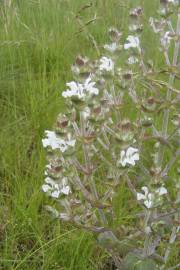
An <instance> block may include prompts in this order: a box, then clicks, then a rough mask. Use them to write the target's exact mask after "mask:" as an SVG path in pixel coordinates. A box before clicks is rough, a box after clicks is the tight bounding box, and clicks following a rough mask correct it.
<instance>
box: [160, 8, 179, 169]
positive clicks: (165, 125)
mask: <svg viewBox="0 0 180 270" xmlns="http://www.w3.org/2000/svg"><path fill="white" fill-rule="evenodd" d="M176 35H177V36H179V35H180V13H178V19H177V27H176ZM179 46H180V40H179V38H178V40H177V41H176V42H175V48H174V56H173V63H172V65H173V66H177V60H178V54H179ZM167 64H169V62H167ZM174 78H175V75H174V74H170V77H169V85H170V86H172V85H173V83H174ZM171 96H172V91H171V89H168V91H167V95H166V100H167V101H171ZM169 112H170V110H169V109H168V108H167V109H165V110H164V116H163V124H162V136H163V137H164V138H166V137H167V131H168V124H169ZM163 157H164V145H162V144H161V145H160V148H159V152H158V167H160V168H161V166H162V161H163Z"/></svg>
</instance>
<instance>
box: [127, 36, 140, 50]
mask: <svg viewBox="0 0 180 270" xmlns="http://www.w3.org/2000/svg"><path fill="white" fill-rule="evenodd" d="M127 41H128V42H127V43H125V44H124V49H125V50H128V49H130V48H139V44H140V41H139V38H138V37H136V36H132V35H129V36H128V37H127Z"/></svg>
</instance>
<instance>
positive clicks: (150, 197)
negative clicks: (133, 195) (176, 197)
mask: <svg viewBox="0 0 180 270" xmlns="http://www.w3.org/2000/svg"><path fill="white" fill-rule="evenodd" d="M141 190H142V191H143V193H138V192H137V200H138V201H141V200H143V201H144V205H145V206H146V207H147V208H151V207H153V205H154V202H158V201H159V199H160V198H159V196H162V195H165V194H167V189H166V188H165V187H163V186H162V187H160V188H158V189H156V190H155V192H154V194H153V193H150V192H149V190H148V188H147V187H142V188H141Z"/></svg>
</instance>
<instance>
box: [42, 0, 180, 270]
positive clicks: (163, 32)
mask: <svg viewBox="0 0 180 270" xmlns="http://www.w3.org/2000/svg"><path fill="white" fill-rule="evenodd" d="M177 6H179V4H178V1H170V0H162V1H160V10H159V18H152V17H150V19H149V25H150V27H151V29H152V30H153V32H154V33H155V34H156V35H157V36H158V37H159V42H158V44H157V46H159V51H158V52H159V54H161V55H162V56H163V57H164V59H165V64H166V68H164V66H163V68H160V67H159V65H157V66H156V65H155V63H154V62H153V57H151V59H148V56H145V53H146V52H145V50H144V48H143V42H142V39H141V35H142V34H143V18H144V16H143V8H141V7H136V8H133V9H131V10H130V12H129V16H130V25H129V35H128V36H127V37H126V38H125V40H123V39H122V37H123V36H122V33H121V32H119V30H118V29H116V28H110V29H109V31H108V35H109V38H110V41H109V43H106V44H105V45H104V46H103V52H104V54H102V56H101V57H99V58H98V59H96V60H94V59H93V60H90V59H88V58H87V57H83V56H78V57H77V58H76V61H75V63H74V64H73V66H72V73H73V74H72V75H73V79H72V81H71V82H69V83H67V84H66V86H67V89H66V90H65V91H63V92H62V97H63V98H64V100H65V102H66V112H65V113H63V114H62V113H61V114H59V115H58V117H57V121H56V123H55V126H54V131H48V130H46V131H45V136H46V137H45V138H44V139H43V140H42V143H43V146H44V147H45V148H47V159H48V162H49V164H48V165H47V166H46V170H45V183H44V184H43V185H42V190H43V191H44V192H45V193H46V194H47V195H48V196H50V197H52V198H53V199H54V200H55V201H57V206H56V208H55V207H51V206H47V210H48V211H50V212H52V213H53V214H54V215H55V216H56V217H57V218H59V219H61V220H63V221H66V222H67V221H68V222H70V223H72V224H73V225H74V226H77V227H78V228H82V229H86V230H90V231H92V232H94V233H95V235H96V237H97V241H98V242H99V244H101V245H102V246H103V247H104V248H105V249H106V250H108V252H109V253H110V254H111V255H112V257H113V259H114V261H115V264H116V266H117V268H118V269H133V267H134V265H133V266H132V265H131V263H135V264H136V263H138V265H139V267H140V268H137V269H146V266H147V269H150V270H155V269H157V267H156V266H157V265H158V267H161V269H165V268H164V267H166V264H167V263H168V258H169V254H170V251H169V249H168V248H167V249H166V247H167V246H168V242H167V239H168V235H169V237H170V240H169V242H170V243H171V244H173V243H174V242H175V239H176V236H177V228H176V224H177V223H178V222H177V220H178V218H179V216H178V209H177V203H178V202H179V192H177V190H175V189H174V190H173V194H171V181H170V180H171V177H170V176H171V169H172V168H173V166H175V164H176V160H177V158H178V157H179V155H180V151H179V150H178V146H179V135H180V131H179V126H180V125H179V123H180V121H179V114H178V113H177V109H178V103H179V95H180V92H179V90H178V89H176V88H177V86H176V84H175V83H174V81H175V79H176V78H178V67H177V64H178V62H177V61H178V52H179V46H180V43H179V36H180V14H177V11H176V8H177ZM172 14H177V27H176V29H175V28H174V27H173V24H172V21H171V15H172ZM173 20H174V18H173ZM173 43H174V44H175V49H174V55H173V60H172V61H171V58H170V56H169V51H170V50H169V49H170V48H172V44H173ZM122 54H124V55H123V58H122V59H123V60H122V61H120V59H121V55H122ZM147 55H148V54H147ZM156 62H157V61H156ZM161 62H162V61H161ZM171 62H172V63H171ZM159 74H163V75H162V76H160V77H159ZM165 91H166V92H167V94H166V97H165V93H164V92H165ZM162 119H163V121H162ZM161 122H162V127H161V128H160V125H159V123H161ZM170 130H171V131H170ZM166 154H167V157H168V158H166V159H165V158H164V156H165V155H166ZM122 184H123V185H126V187H127V188H128V189H129V190H130V191H131V193H132V196H131V198H130V197H129V196H130V195H129V193H127V195H126V194H124V197H125V200H124V204H125V205H126V209H127V212H128V216H129V210H130V212H131V215H134V218H133V220H134V221H133V225H131V224H129V226H127V228H126V232H124V235H123V231H125V230H122V235H121V238H120V239H119V230H118V226H120V224H117V220H118V218H117V217H116V211H114V208H115V206H114V201H115V200H114V196H116V198H117V197H118V194H119V192H118V191H119V187H120V186H121V185H122ZM166 187H167V188H166ZM172 188H173V187H172ZM137 190H141V192H137ZM126 196H127V197H126ZM127 200H129V201H127ZM132 202H133V204H134V208H135V209H139V211H140V213H138V214H137V211H135V212H133V211H132ZM137 216H138V217H139V218H137ZM121 222H123V220H122V221H121ZM115 224H117V227H116V225H115ZM137 237H138V239H137ZM160 243H161V245H162V246H164V249H166V251H165V254H163V250H164V249H163V248H161V249H158V246H159V244H160ZM124 247H126V248H124ZM117 258H118V259H117ZM129 258H130V259H129ZM129 264H130V265H129ZM158 269H159V268H158Z"/></svg>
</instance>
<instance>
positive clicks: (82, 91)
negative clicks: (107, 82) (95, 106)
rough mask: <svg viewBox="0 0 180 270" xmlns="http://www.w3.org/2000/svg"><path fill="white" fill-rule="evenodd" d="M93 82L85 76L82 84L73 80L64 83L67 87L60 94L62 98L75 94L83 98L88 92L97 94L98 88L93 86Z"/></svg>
mask: <svg viewBox="0 0 180 270" xmlns="http://www.w3.org/2000/svg"><path fill="white" fill-rule="evenodd" d="M95 84H96V83H95V82H92V81H91V77H89V78H87V79H86V80H85V82H84V83H83V84H82V83H77V82H74V81H72V82H69V83H67V84H66V85H67V86H68V87H69V89H67V90H66V91H63V92H62V96H63V97H64V98H68V97H72V96H76V97H78V98H79V99H83V98H84V97H85V96H86V95H87V94H88V93H89V94H92V95H98V94H99V89H98V88H96V87H94V86H95Z"/></svg>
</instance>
